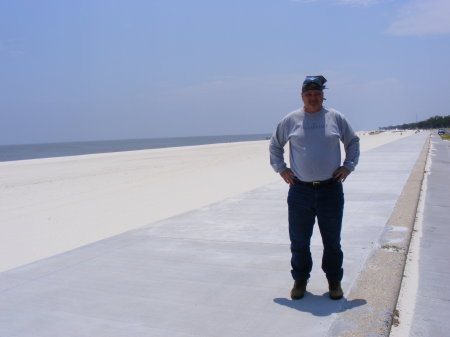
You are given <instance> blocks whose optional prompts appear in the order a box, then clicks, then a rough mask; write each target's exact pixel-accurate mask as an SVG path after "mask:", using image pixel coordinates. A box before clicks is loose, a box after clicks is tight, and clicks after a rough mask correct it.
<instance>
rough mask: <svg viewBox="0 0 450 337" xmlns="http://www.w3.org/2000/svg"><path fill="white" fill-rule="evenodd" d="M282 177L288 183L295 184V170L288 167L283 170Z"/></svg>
mask: <svg viewBox="0 0 450 337" xmlns="http://www.w3.org/2000/svg"><path fill="white" fill-rule="evenodd" d="M280 176H281V178H283V180H284V181H285V182H286V184H289V185H293V184H294V177H295V174H294V172H292V171H291V169H289V168H288V169H286V170H284V171H283V172H281V173H280Z"/></svg>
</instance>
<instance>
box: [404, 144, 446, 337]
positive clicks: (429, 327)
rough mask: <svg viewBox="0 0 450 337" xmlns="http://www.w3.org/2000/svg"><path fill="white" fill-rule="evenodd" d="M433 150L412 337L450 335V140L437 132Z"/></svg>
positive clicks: (428, 179) (423, 223) (425, 205)
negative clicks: (442, 137)
mask: <svg viewBox="0 0 450 337" xmlns="http://www.w3.org/2000/svg"><path fill="white" fill-rule="evenodd" d="M430 151H431V166H430V168H429V175H428V178H427V189H426V197H425V204H424V213H423V222H422V238H421V240H420V253H419V256H420V257H419V284H418V293H417V297H416V306H415V309H414V316H413V320H412V325H411V331H410V336H411V337H419V336H450V319H449V317H450V244H449V238H450V142H449V141H443V140H441V139H440V137H438V136H437V135H433V136H432V138H431V150H430ZM400 322H401V320H400Z"/></svg>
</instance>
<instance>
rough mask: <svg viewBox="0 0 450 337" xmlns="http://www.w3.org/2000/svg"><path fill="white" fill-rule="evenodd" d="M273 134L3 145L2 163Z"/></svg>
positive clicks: (196, 143)
mask: <svg viewBox="0 0 450 337" xmlns="http://www.w3.org/2000/svg"><path fill="white" fill-rule="evenodd" d="M269 137H270V134H254V135H229V136H198V137H173V138H147V139H122V140H99V141H85V142H65V143H45V144H23V145H0V162H5V161H14V160H24V159H38V158H52V157H65V156H77V155H83V154H93V153H109V152H122V151H134V150H147V149H160V148H166V147H178V146H191V145H205V144H218V143H232V142H244V141H255V140H264V139H268V138H269Z"/></svg>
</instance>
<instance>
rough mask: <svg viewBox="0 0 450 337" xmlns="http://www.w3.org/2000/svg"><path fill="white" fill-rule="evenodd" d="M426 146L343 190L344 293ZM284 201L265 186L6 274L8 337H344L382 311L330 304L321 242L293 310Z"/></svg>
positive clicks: (357, 176)
mask: <svg viewBox="0 0 450 337" xmlns="http://www.w3.org/2000/svg"><path fill="white" fill-rule="evenodd" d="M427 137H428V134H427V133H419V134H417V135H414V136H411V137H407V138H404V139H401V140H398V141H396V142H393V143H389V144H386V145H384V146H381V147H379V148H376V149H373V150H370V151H367V152H365V153H363V154H362V157H361V160H360V165H359V166H358V168H357V171H356V172H355V173H354V174H352V175H351V176H350V177H349V179H348V181H347V182H345V194H346V206H345V216H344V229H343V242H342V243H343V248H344V254H345V256H344V270H345V272H344V273H345V276H344V279H343V288H344V291H345V292H346V294H348V293H350V291H351V289H352V287H353V285H354V284H356V283H357V282H358V279H359V277H360V275H361V273H363V272H364V269H365V268H366V265H365V263H366V261H367V259H368V257H369V256H370V254H371V253H372V252H373V251H374V250H376V249H379V247H380V238H381V237H382V236H383V233H384V232H385V225H386V223H387V221H388V219H389V217H390V215H391V212H392V210H393V208H394V206H395V203H396V201H397V199H398V198H399V196H400V194H401V192H402V189H403V187H404V185H405V183H406V181H407V179H408V177H409V175H410V172H411V170H412V168H413V167H414V164H415V162H416V160H417V158H418V156H419V154H420V153H421V151H422V148H423V146H424V144H425V142H426V140H427ZM261 164H262V165H268V163H261ZM173 189H174V190H173V193H177V191H176V187H173ZM286 195H287V186H286V185H285V184H284V183H281V182H280V183H276V184H271V185H267V186H263V187H260V188H258V189H256V190H253V191H250V192H248V193H244V194H242V195H238V196H236V197H234V198H230V199H227V200H224V201H222V202H219V203H217V204H213V205H210V206H208V207H204V208H201V209H197V210H194V211H191V212H188V213H186V214H182V215H180V216H177V217H174V218H170V219H167V220H164V221H160V222H157V223H152V224H149V225H148V226H145V227H143V228H141V229H138V230H135V231H131V232H127V233H125V234H122V235H118V236H116V237H113V238H110V239H106V240H103V241H100V242H97V243H94V244H92V245H89V246H85V247H82V248H79V249H76V250H73V251H70V252H67V253H65V254H61V255H58V256H54V257H52V258H48V259H45V260H41V261H38V262H36V263H33V264H30V265H27V266H24V267H20V268H17V269H13V270H10V271H6V272H3V273H0V336H8V337H13V336H17V337H19V336H20V337H22V336H27V337H40V336H43V337H44V336H45V337H52V336H55V337H60V336H65V337H70V336H76V337H84V336H86V337H87V336H95V337H102V336H107V337H114V336H127V337H130V336H152V337H154V336H164V337H167V336H170V337H178V336H180V337H181V336H192V337H194V336H195V337H202V336H205V337H214V336H218V337H226V336H230V337H231V336H232V337H237V336H243V337H252V336H255V337H263V336H268V337H269V336H285V337H289V336H308V337H310V336H327V335H329V336H338V335H340V334H341V331H343V330H345V324H343V323H342V322H341V321H342V318H343V317H346V316H345V315H344V314H345V313H352V311H353V310H356V311H357V310H359V311H361V310H363V311H364V312H368V313H370V312H371V310H373V306H374V303H372V302H371V301H368V300H367V299H366V298H364V296H361V297H360V298H347V297H344V298H343V299H342V300H339V301H331V300H330V299H329V298H328V293H327V282H326V279H325V276H324V275H323V273H322V271H321V270H320V260H321V251H322V247H321V241H320V236H319V233H318V231H316V232H315V233H314V238H313V245H312V251H313V259H314V262H315V266H314V269H313V273H312V277H311V280H310V283H309V285H308V293H307V294H306V296H305V298H304V299H302V300H299V301H292V300H290V298H289V291H290V288H291V286H292V280H291V278H290V265H289V259H290V252H289V240H288V233H287V207H286ZM24 235H26V233H24ZM375 286H377V285H375ZM336 322H338V323H339V324H336ZM344 323H345V322H344ZM371 335H376V331H365V332H364V334H361V336H371Z"/></svg>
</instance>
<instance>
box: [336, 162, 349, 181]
mask: <svg viewBox="0 0 450 337" xmlns="http://www.w3.org/2000/svg"><path fill="white" fill-rule="evenodd" d="M349 174H350V170H349V169H348V168H346V167H344V166H341V167H339V168H338V169H337V170H336V171H334V173H333V178H334V179H336V180H337V181H339V182H344V181H345V179H346V178H347V177H348V175H349Z"/></svg>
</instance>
